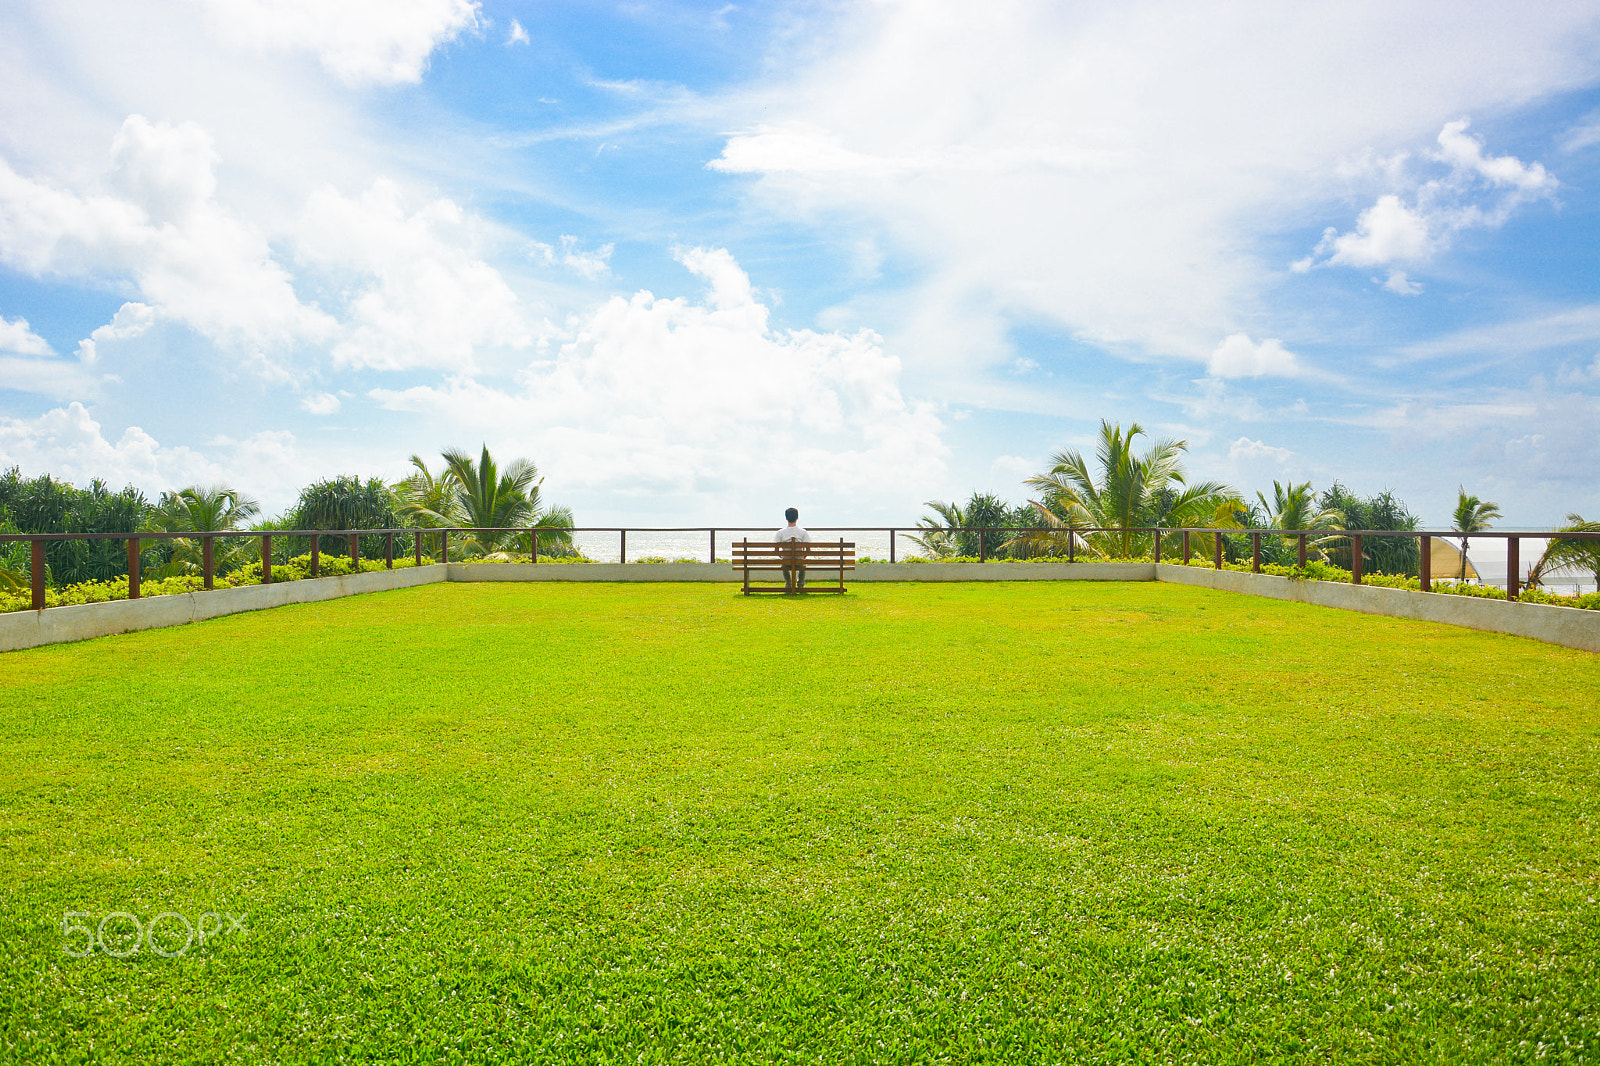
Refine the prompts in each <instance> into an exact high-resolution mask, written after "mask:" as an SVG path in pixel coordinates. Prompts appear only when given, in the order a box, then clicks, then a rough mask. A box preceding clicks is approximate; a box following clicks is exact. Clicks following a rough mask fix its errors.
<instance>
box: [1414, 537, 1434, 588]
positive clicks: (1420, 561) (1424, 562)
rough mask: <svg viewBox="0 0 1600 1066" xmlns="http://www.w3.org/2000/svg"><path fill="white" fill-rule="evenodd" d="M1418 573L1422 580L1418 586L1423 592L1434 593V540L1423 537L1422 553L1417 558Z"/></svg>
mask: <svg viewBox="0 0 1600 1066" xmlns="http://www.w3.org/2000/svg"><path fill="white" fill-rule="evenodd" d="M1417 573H1418V574H1419V575H1421V579H1420V580H1419V581H1418V582H1417V584H1418V585H1419V586H1420V587H1421V588H1422V591H1423V592H1432V591H1433V538H1432V537H1423V538H1422V540H1421V553H1420V554H1419V555H1418V557H1417Z"/></svg>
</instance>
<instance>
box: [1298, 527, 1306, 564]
mask: <svg viewBox="0 0 1600 1066" xmlns="http://www.w3.org/2000/svg"><path fill="white" fill-rule="evenodd" d="M1298 539H1299V541H1300V553H1299V561H1300V565H1301V566H1304V565H1306V535H1305V534H1304V533H1302V534H1300V536H1299V538H1298Z"/></svg>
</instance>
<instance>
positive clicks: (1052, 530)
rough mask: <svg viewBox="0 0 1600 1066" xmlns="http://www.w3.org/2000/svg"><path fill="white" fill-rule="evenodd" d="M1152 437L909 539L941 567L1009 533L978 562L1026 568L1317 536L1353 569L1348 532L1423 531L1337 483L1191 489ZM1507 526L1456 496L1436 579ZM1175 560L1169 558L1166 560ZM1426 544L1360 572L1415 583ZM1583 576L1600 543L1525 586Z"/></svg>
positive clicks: (1121, 439) (1568, 552)
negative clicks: (1256, 536)
mask: <svg viewBox="0 0 1600 1066" xmlns="http://www.w3.org/2000/svg"><path fill="white" fill-rule="evenodd" d="M1146 436H1148V435H1147V434H1146V433H1145V430H1144V427H1142V426H1140V425H1139V424H1138V423H1137V422H1135V423H1133V424H1132V425H1130V426H1129V427H1128V428H1127V429H1126V430H1125V429H1123V428H1122V426H1121V425H1120V424H1116V423H1112V422H1108V421H1102V422H1101V423H1100V436H1099V440H1098V442H1097V444H1096V447H1095V453H1094V457H1093V461H1092V462H1091V461H1090V460H1089V459H1087V458H1086V457H1085V456H1084V455H1083V454H1082V453H1080V452H1078V451H1062V452H1057V453H1056V454H1055V455H1053V456H1051V457H1050V460H1049V462H1050V467H1049V469H1048V470H1045V471H1044V472H1042V473H1039V474H1035V475H1034V476H1032V477H1029V478H1027V479H1026V480H1025V481H1024V484H1025V485H1026V486H1027V487H1028V488H1030V489H1033V490H1034V491H1035V493H1036V497H1035V498H1033V499H1030V500H1028V501H1027V502H1026V503H1023V504H1021V505H1020V506H1016V507H1013V506H1011V505H1010V504H1009V503H1007V502H1006V501H1005V500H1004V499H1002V498H1001V497H999V496H997V495H995V494H993V493H987V492H975V493H973V494H972V496H971V497H970V498H969V499H968V500H967V502H966V503H964V504H963V503H958V502H955V501H949V502H946V501H941V500H929V501H928V502H927V503H926V505H925V506H927V507H928V508H929V509H930V512H931V513H930V514H928V515H926V516H924V517H923V518H922V519H921V521H920V522H919V526H920V527H921V529H922V533H921V534H920V535H919V536H917V537H915V538H913V539H914V540H916V542H917V543H918V544H919V545H921V547H922V548H923V550H924V551H925V552H926V553H927V554H928V555H930V556H933V557H935V558H955V557H975V556H978V555H979V554H980V541H979V537H980V532H979V531H980V530H983V529H1009V530H1012V531H1013V532H1011V533H1010V534H1009V535H1006V536H1004V537H999V536H994V535H986V536H985V539H984V541H983V543H982V545H981V547H982V549H983V551H982V554H984V555H987V556H989V557H991V558H997V559H1028V558H1041V557H1054V556H1066V555H1067V554H1068V553H1069V545H1070V551H1071V553H1072V554H1074V555H1077V554H1082V555H1085V556H1088V557H1095V558H1103V559H1136V558H1150V557H1151V556H1152V555H1153V554H1154V550H1155V535H1154V534H1153V533H1149V532H1144V531H1143V530H1145V529H1150V528H1167V529H1173V528H1181V527H1191V528H1210V529H1223V530H1239V531H1240V532H1241V533H1243V534H1248V533H1249V532H1250V531H1258V532H1264V533H1269V534H1270V533H1271V532H1272V531H1283V530H1311V531H1322V533H1321V535H1320V536H1313V537H1312V538H1311V539H1310V540H1309V542H1308V547H1309V548H1310V550H1311V551H1312V552H1313V553H1315V556H1316V557H1317V558H1318V559H1320V560H1321V561H1323V562H1326V563H1328V564H1330V565H1333V566H1338V567H1341V568H1343V569H1346V570H1348V569H1350V568H1351V564H1352V563H1353V562H1354V559H1353V558H1352V543H1351V540H1350V538H1349V537H1347V536H1344V535H1342V531H1344V530H1358V529H1363V530H1377V531H1394V532H1405V531H1409V530H1415V529H1417V528H1418V526H1419V520H1418V517H1417V516H1416V515H1415V514H1413V513H1412V512H1411V511H1410V510H1409V509H1408V508H1407V507H1406V505H1405V503H1404V502H1403V501H1402V500H1400V499H1399V498H1398V497H1397V496H1396V495H1395V494H1394V493H1392V492H1389V491H1387V490H1386V491H1384V492H1380V493H1378V494H1377V495H1375V496H1360V495H1357V494H1356V493H1354V492H1352V491H1351V490H1350V489H1348V488H1346V487H1345V486H1344V485H1342V484H1341V483H1339V482H1338V481H1337V480H1336V481H1334V483H1333V484H1332V485H1331V486H1329V487H1328V488H1326V489H1324V490H1323V491H1322V492H1320V493H1318V492H1316V491H1315V490H1314V489H1313V488H1312V485H1311V482H1309V481H1306V482H1301V483H1299V484H1295V483H1292V482H1291V483H1289V484H1283V483H1280V482H1277V481H1274V482H1273V483H1272V495H1271V496H1270V497H1269V496H1268V495H1267V494H1266V493H1264V492H1257V493H1256V494H1255V497H1254V498H1253V499H1251V498H1248V497H1246V496H1245V495H1244V493H1242V492H1240V491H1239V490H1238V489H1236V488H1234V487H1232V486H1230V485H1225V484H1223V483H1221V482H1218V481H1195V480H1192V479H1191V478H1190V477H1189V476H1188V474H1187V472H1186V471H1185V470H1184V467H1183V455H1184V453H1185V452H1187V451H1188V448H1189V445H1188V442H1187V441H1182V440H1171V439H1161V440H1154V439H1152V440H1150V441H1149V443H1148V444H1147V446H1145V447H1144V448H1143V449H1142V450H1141V449H1140V448H1139V447H1138V446H1137V443H1136V441H1137V438H1139V437H1146ZM1500 517H1502V516H1501V514H1500V509H1499V506H1498V505H1497V504H1495V503H1494V502H1493V501H1485V500H1480V499H1479V498H1478V497H1476V496H1473V495H1470V494H1469V493H1468V492H1467V491H1466V488H1465V487H1464V486H1463V487H1460V488H1459V489H1458V501H1457V506H1456V510H1455V514H1454V515H1453V516H1452V522H1453V524H1452V526H1451V528H1452V529H1453V530H1455V531H1456V532H1458V533H1460V534H1461V538H1460V549H1461V563H1460V565H1461V573H1460V574H1459V575H1450V574H1438V575H1436V576H1437V577H1440V578H1449V577H1452V576H1458V577H1459V578H1461V579H1465V578H1466V576H1467V575H1466V556H1467V549H1468V547H1469V545H1470V540H1471V535H1472V534H1474V533H1482V532H1484V531H1485V530H1488V529H1490V528H1491V527H1492V525H1493V522H1494V520H1495V519H1498V518H1500ZM1558 531H1559V532H1600V522H1594V521H1588V520H1586V519H1584V517H1583V516H1582V515H1579V514H1569V515H1567V523H1566V524H1565V525H1563V526H1561V527H1559V529H1558ZM1219 536H1221V538H1222V548H1223V556H1224V558H1225V559H1227V560H1228V561H1230V562H1239V561H1241V560H1242V559H1243V558H1247V557H1248V556H1249V553H1250V552H1251V550H1252V545H1251V540H1250V538H1249V536H1248V535H1245V536H1230V535H1228V534H1226V533H1224V534H1219ZM1191 548H1192V549H1193V550H1195V551H1197V552H1200V553H1201V554H1202V555H1209V554H1211V553H1212V551H1213V550H1214V542H1213V539H1212V537H1211V536H1210V535H1206V534H1198V535H1193V536H1191ZM1168 550H1170V548H1169V549H1168ZM1420 551H1421V548H1420V543H1419V541H1418V540H1417V539H1416V538H1412V537H1367V538H1364V539H1363V541H1362V545H1361V558H1362V568H1363V569H1364V570H1366V571H1367V572H1369V573H1384V574H1393V575H1405V576H1411V577H1415V576H1417V574H1418V572H1419V570H1420V561H1421V560H1420ZM1261 555H1262V561H1263V562H1267V563H1277V564H1280V565H1284V566H1293V565H1294V564H1296V563H1297V562H1298V555H1299V538H1298V537H1297V536H1288V535H1281V534H1280V535H1277V536H1272V535H1268V536H1263V537H1262V538H1261ZM1566 568H1572V569H1581V570H1585V571H1587V572H1590V573H1593V574H1594V577H1595V582H1596V584H1600V542H1596V541H1593V540H1583V541H1579V540H1556V541H1552V542H1551V544H1550V546H1549V548H1548V550H1547V551H1546V552H1545V554H1544V556H1543V557H1542V558H1541V559H1539V560H1538V561H1537V562H1536V563H1535V564H1534V566H1533V570H1532V574H1531V575H1530V584H1533V585H1537V584H1538V583H1539V580H1540V579H1541V578H1542V577H1544V576H1545V575H1548V574H1550V573H1551V572H1552V571H1555V570H1559V569H1566Z"/></svg>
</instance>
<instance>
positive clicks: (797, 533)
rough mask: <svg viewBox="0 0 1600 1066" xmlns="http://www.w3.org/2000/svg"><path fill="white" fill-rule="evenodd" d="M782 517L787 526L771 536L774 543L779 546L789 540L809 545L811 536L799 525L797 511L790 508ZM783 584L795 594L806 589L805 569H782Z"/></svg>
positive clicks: (787, 567) (798, 512)
mask: <svg viewBox="0 0 1600 1066" xmlns="http://www.w3.org/2000/svg"><path fill="white" fill-rule="evenodd" d="M783 517H784V519H785V520H786V521H787V522H788V523H789V524H788V525H786V526H784V527H783V528H782V529H780V530H778V531H777V532H776V533H774V534H773V535H772V539H773V540H774V541H776V542H778V543H779V544H782V543H783V542H784V541H790V540H794V541H799V542H800V543H801V544H809V543H811V534H810V533H808V532H806V529H805V527H804V526H802V525H801V524H800V511H799V509H797V508H794V507H791V508H789V509H788V510H787V511H785V512H783ZM783 583H784V585H785V586H786V587H787V588H789V589H792V590H794V591H796V592H798V591H800V590H802V589H804V588H805V587H806V568H805V567H803V566H800V567H794V566H786V567H784V568H783Z"/></svg>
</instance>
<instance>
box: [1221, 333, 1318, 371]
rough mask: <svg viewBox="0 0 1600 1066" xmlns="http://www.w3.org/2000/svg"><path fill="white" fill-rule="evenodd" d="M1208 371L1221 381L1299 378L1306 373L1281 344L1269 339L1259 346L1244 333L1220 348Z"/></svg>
mask: <svg viewBox="0 0 1600 1066" xmlns="http://www.w3.org/2000/svg"><path fill="white" fill-rule="evenodd" d="M1206 370H1207V372H1209V373H1210V374H1211V376H1212V377H1218V378H1259V377H1296V376H1298V375H1299V374H1301V373H1302V372H1303V368H1302V367H1301V365H1300V359H1299V357H1298V356H1296V355H1295V354H1294V353H1293V352H1291V351H1290V350H1289V349H1287V348H1285V347H1284V346H1283V342H1282V341H1279V340H1277V339H1276V338H1268V339H1266V340H1264V341H1262V342H1261V343H1260V344H1257V343H1255V342H1254V341H1252V340H1251V339H1250V337H1249V335H1248V334H1244V333H1235V334H1233V335H1231V336H1229V337H1228V338H1227V339H1226V340H1224V341H1223V342H1222V343H1221V344H1219V345H1217V347H1216V350H1215V351H1213V352H1212V353H1211V358H1210V360H1209V361H1207V363H1206Z"/></svg>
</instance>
